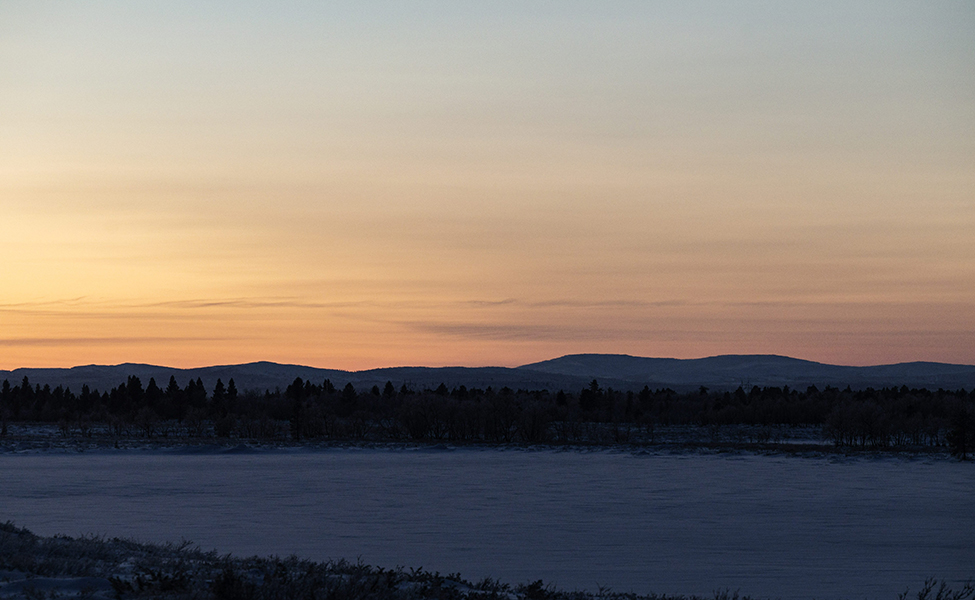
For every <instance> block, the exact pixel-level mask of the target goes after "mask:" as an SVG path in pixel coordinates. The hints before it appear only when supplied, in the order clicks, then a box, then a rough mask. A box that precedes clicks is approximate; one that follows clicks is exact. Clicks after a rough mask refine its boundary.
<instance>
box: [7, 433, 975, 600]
mask: <svg viewBox="0 0 975 600" xmlns="http://www.w3.org/2000/svg"><path fill="white" fill-rule="evenodd" d="M973 490H975V466H973V465H971V464H961V463H958V462H954V461H952V462H949V461H945V460H928V459H900V458H842V457H837V458H823V457H817V458H799V457H789V456H755V455H748V454H743V455H707V454H632V453H626V452H614V451H593V452H581V451H564V452H560V451H554V450H539V451H530V450H492V449H458V450H449V449H441V450H438V449H398V450H397V449H333V450H274V451H271V450H268V451H259V452H248V451H237V452H234V451H216V450H214V451H209V452H200V451H195V452H194V451H182V452H174V451H145V452H134V451H131V452H96V453H91V452H89V453H84V454H78V453H75V454H63V453H54V452H42V453H35V454H0V521H5V520H12V521H14V523H16V524H17V525H19V526H23V527H27V528H29V529H31V530H33V531H34V532H36V533H39V534H43V535H51V534H56V533H62V534H66V535H79V534H83V533H100V534H105V535H108V536H110V537H115V536H120V537H132V538H136V539H139V540H143V541H177V542H178V541H180V540H181V539H188V540H192V541H194V542H196V543H197V544H199V545H200V546H201V547H203V548H204V549H211V548H212V549H217V550H218V551H220V552H221V553H225V552H232V553H234V554H239V555H251V554H260V555H267V554H280V555H287V554H297V555H299V556H302V557H305V558H310V559H315V560H325V559H329V558H336V559H337V558H347V559H351V560H355V559H356V558H360V557H361V559H362V560H363V561H364V562H366V563H370V564H376V565H381V566H385V567H392V566H397V565H400V566H406V567H421V566H422V567H424V568H425V569H427V570H430V571H440V572H442V573H448V572H460V573H461V574H462V575H464V576H465V577H466V578H468V579H475V580H476V579H480V578H483V577H486V576H490V577H496V578H499V579H501V580H503V581H508V582H527V581H531V580H535V579H539V578H541V579H543V580H545V582H546V583H549V582H551V583H555V584H556V585H558V586H559V587H562V588H567V589H575V588H579V589H590V590H595V589H596V588H597V587H599V586H606V587H611V588H612V589H614V590H616V591H622V592H627V591H634V592H641V593H646V592H650V591H654V592H658V593H661V592H666V593H683V594H688V593H694V594H703V595H710V594H711V593H712V592H713V591H714V590H716V589H724V588H730V589H732V590H735V589H740V590H741V592H742V593H745V594H752V595H758V596H768V597H781V598H786V599H788V598H812V597H816V598H854V599H861V598H881V597H883V598H895V597H896V596H897V594H898V593H899V592H902V591H904V588H905V587H906V586H911V588H912V589H917V587H918V586H919V585H920V584H921V583H922V582H923V581H924V579H925V578H927V577H938V578H944V579H947V580H949V581H952V582H958V581H961V580H965V579H968V578H970V577H973V576H975V568H973V565H975V492H973Z"/></svg>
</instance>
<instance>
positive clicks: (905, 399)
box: [0, 376, 975, 456]
mask: <svg viewBox="0 0 975 600" xmlns="http://www.w3.org/2000/svg"><path fill="white" fill-rule="evenodd" d="M11 422H40V423H57V424H58V427H59V428H60V430H61V431H62V433H63V434H64V435H66V436H67V435H82V436H88V437H90V436H91V435H92V434H93V433H94V432H95V430H96V429H99V430H100V431H102V432H105V433H108V434H111V435H115V436H123V435H133V434H135V435H142V436H145V437H157V436H165V437H170V436H177V437H178V436H185V437H206V436H215V437H221V438H241V439H285V438H290V439H292V440H295V441H302V440H371V441H417V442H422V441H445V442H482V443H484V442H486V443H590V442H600V443H628V442H631V441H632V440H633V439H634V436H635V434H640V435H639V439H641V440H644V441H649V442H650V443H653V441H654V432H655V431H657V430H658V428H661V427H669V426H700V427H712V428H720V427H722V426H732V425H747V426H816V427H820V428H821V431H822V435H823V438H824V439H825V440H828V441H830V442H832V443H833V444H834V445H836V446H840V447H848V448H907V447H949V448H950V449H951V450H952V451H953V452H954V453H956V454H958V455H960V456H967V455H968V454H969V453H971V452H972V449H973V447H975V390H972V391H971V392H967V391H965V390H954V391H952V390H944V389H939V390H934V391H932V390H927V389H923V388H922V389H918V388H908V387H906V386H901V387H888V388H882V389H873V388H867V389H864V390H853V389H851V388H849V387H847V388H846V389H843V390H841V389H839V388H836V387H829V386H827V387H824V388H823V389H819V388H818V387H816V386H810V387H808V388H806V389H805V390H797V389H791V388H789V387H788V386H786V387H758V386H753V387H751V388H750V389H748V390H746V389H744V388H743V387H739V388H738V389H736V390H734V391H711V390H709V389H708V388H706V387H701V388H699V389H698V390H697V391H694V392H681V393H679V392H676V391H674V390H672V389H669V388H661V389H654V390H652V389H650V388H649V387H648V386H645V387H644V388H643V389H642V390H641V391H638V392H633V391H619V390H613V389H612V388H607V389H603V388H602V387H600V385H599V383H598V381H596V380H593V381H592V382H591V383H590V385H589V386H587V387H585V388H583V389H581V390H578V391H569V392H566V391H563V390H559V391H558V392H555V393H552V392H550V391H549V390H512V389H510V388H507V387H503V388H501V389H497V390H496V389H494V388H492V387H487V388H485V389H481V388H467V387H466V386H464V385H460V386H457V387H454V388H448V387H447V386H446V385H444V384H440V386H438V387H437V388H435V389H428V388H425V389H420V390H416V389H412V388H410V387H409V386H407V385H405V384H404V385H402V386H400V387H399V388H398V389H397V388H396V387H395V386H394V385H393V384H392V382H386V384H385V386H384V387H383V388H382V389H380V388H379V386H373V387H372V388H371V389H369V390H362V391H360V390H357V389H356V388H355V387H354V386H353V384H352V383H347V384H346V385H345V386H343V387H341V388H338V387H336V386H335V385H333V383H332V382H331V381H330V380H328V379H326V380H324V381H323V382H322V383H321V384H316V383H314V382H312V381H310V380H309V381H305V380H302V379H301V378H297V379H295V380H294V382H292V383H291V384H290V385H289V386H287V388H286V389H285V390H283V391H282V390H280V389H276V390H274V391H270V390H265V391H264V392H263V393H261V392H257V391H253V390H248V391H246V392H243V393H242V392H240V391H238V389H237V387H236V385H235V383H234V380H233V379H230V380H229V381H228V382H227V383H226V384H224V383H223V381H222V380H220V379H218V380H217V382H216V384H215V385H214V387H213V389H212V390H207V389H206V387H205V386H204V384H203V381H202V380H201V379H199V378H198V379H195V380H194V379H190V380H189V381H188V382H187V383H186V385H185V386H180V385H179V384H178V383H177V381H176V379H175V377H170V379H169V382H168V384H167V385H166V387H165V388H161V387H159V386H158V385H157V383H156V381H155V379H150V380H149V382H148V384H146V385H143V383H142V381H141V380H140V379H139V378H138V377H135V376H130V377H128V379H127V380H126V381H125V382H123V383H121V384H119V385H118V386H116V387H114V388H112V389H111V390H109V391H105V392H99V391H98V390H92V389H89V387H88V386H83V387H82V389H81V391H80V393H74V392H73V391H72V390H71V389H70V388H64V387H61V386H58V387H55V388H51V387H50V386H49V385H44V386H40V385H31V383H30V381H29V380H28V378H26V377H25V378H24V379H23V380H22V381H21V382H20V383H19V384H16V385H11V383H10V382H9V381H7V380H5V381H4V382H3V384H2V387H0V434H2V435H6V434H7V430H8V423H11Z"/></svg>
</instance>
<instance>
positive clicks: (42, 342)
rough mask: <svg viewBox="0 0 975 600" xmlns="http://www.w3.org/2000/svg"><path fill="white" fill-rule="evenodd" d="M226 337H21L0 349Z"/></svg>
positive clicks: (0, 344) (5, 342) (7, 341)
mask: <svg viewBox="0 0 975 600" xmlns="http://www.w3.org/2000/svg"><path fill="white" fill-rule="evenodd" d="M227 339H230V338H226V337H185V336H123V337H36V338H35V337H21V338H0V347H17V346H114V345H132V344H158V343H174V342H214V341H221V340H227Z"/></svg>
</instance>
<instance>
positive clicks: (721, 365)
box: [518, 354, 975, 389]
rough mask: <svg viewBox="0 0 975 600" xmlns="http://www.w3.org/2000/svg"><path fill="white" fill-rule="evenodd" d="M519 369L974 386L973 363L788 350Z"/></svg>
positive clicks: (581, 360) (680, 384) (663, 378)
mask: <svg viewBox="0 0 975 600" xmlns="http://www.w3.org/2000/svg"><path fill="white" fill-rule="evenodd" d="M518 368H519V369H526V370H531V371H540V372H544V373H552V374H569V373H575V374H581V373H585V374H587V376H589V377H593V378H595V379H598V380H600V381H602V380H603V379H607V380H609V379H614V380H624V381H628V382H634V383H639V382H641V381H643V382H647V383H648V384H649V385H650V387H651V388H655V387H661V386H668V387H672V388H674V389H683V388H687V387H689V386H695V387H696V386H701V385H703V386H707V387H710V388H713V389H734V388H737V387H738V386H739V385H741V386H743V387H750V386H752V385H758V386H783V385H788V386H791V387H797V388H805V387H807V386H809V385H817V386H820V387H822V386H824V385H832V386H838V387H846V386H847V385H849V386H851V387H853V388H854V389H862V388H867V387H874V388H880V387H884V386H892V385H897V386H901V385H907V386H908V387H927V388H935V389H937V388H945V389H957V388H966V389H972V388H975V366H972V365H952V364H945V363H933V362H910V363H900V364H894V365H880V366H872V367H847V366H839V365H828V364H823V363H818V362H813V361H809V360H801V359H798V358H790V357H788V356H776V355H763V354H746V355H735V354H728V355H722V356H711V357H708V358H695V359H676V358H643V357H639V356H628V355H626V354H573V355H568V356H563V357H561V358H555V359H552V360H546V361H542V362H538V363H533V364H528V365H524V366H521V367H518Z"/></svg>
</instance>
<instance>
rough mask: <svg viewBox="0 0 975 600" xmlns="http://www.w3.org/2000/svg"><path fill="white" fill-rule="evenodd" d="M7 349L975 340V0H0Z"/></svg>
mask: <svg viewBox="0 0 975 600" xmlns="http://www.w3.org/2000/svg"><path fill="white" fill-rule="evenodd" d="M0 227H2V234H0V369H12V368H17V367H55V366H60V367H66V366H73V365H80V364H92V363H97V364H117V363H122V362H141V363H153V364H161V365H167V366H173V367H194V366H205V365H213V364H231V363H243V362H250V361H257V360H271V361H275V362H283V363H298V364H306V365H311V366H317V367H329V368H342V369H366V368H373V367H383V366H397V365H427V366H442V365H466V366H484V365H501V366H515V365H519V364H524V363H528V362H533V361H538V360H544V359H548V358H554V357H556V356H560V355H563V354H571V353H581V352H606V353H625V354H633V355H639V356H661V357H677V358H696V357H703V356H711V355H716V354H752V353H761V354H783V355H789V356H794V357H798V358H805V359H809V360H816V361H821V362H830V363H834V364H849V365H868V364H886V363H895V362H904V361H914V360H930V361H942V362H954V363H966V364H975V301H973V299H975V4H972V3H971V2H968V1H957V2H944V1H937V0H935V1H929V2H927V1H926V2H920V1H918V2H904V1H900V0H892V1H885V2H870V1H864V2H856V3H851V2H845V1H823V2H771V1H768V2H748V1H743V2H735V3H728V2H723V1H714V2H710V1H700V2H698V1H690V2H683V1H682V2H677V1H673V2H666V1H661V2H644V1H632V2H630V1H619V0H601V1H598V2H597V1H592V2H584V1H575V0H560V1H549V2H546V1H537V2H533V1H523V0H522V1H511V2H508V1H497V2H457V1H449V2H448V1H444V2H437V1H422V0H421V1H415V2H397V1H387V2H374V1H369V0H357V1H354V2H352V1H349V2H346V1H341V0H337V1H335V2H270V1H268V2H258V1H242V2H221V1H213V2H196V1H172V2H148V1H138V0H135V1H125V2H122V1H119V2H98V1H95V2H84V3H64V2H45V1H36V2H35V1H21V0H3V2H0Z"/></svg>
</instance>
